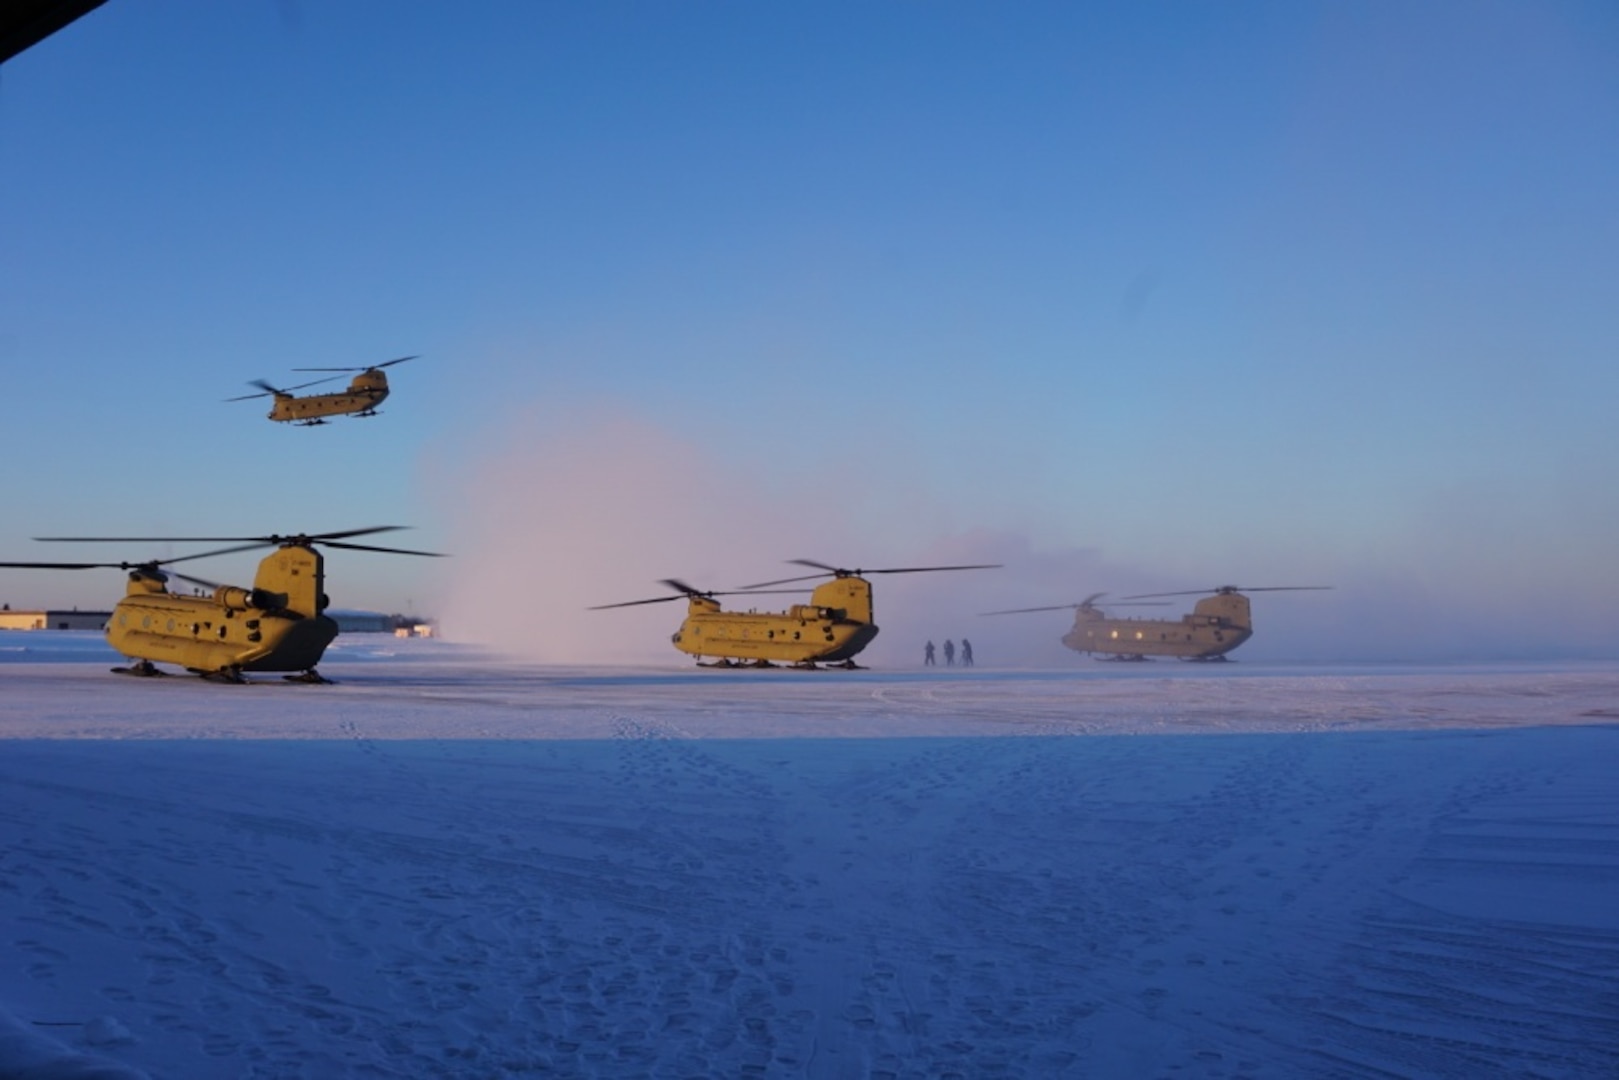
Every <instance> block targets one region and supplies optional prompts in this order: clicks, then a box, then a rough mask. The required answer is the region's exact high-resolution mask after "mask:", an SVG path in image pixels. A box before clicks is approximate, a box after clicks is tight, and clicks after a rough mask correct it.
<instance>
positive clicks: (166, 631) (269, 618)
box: [107, 544, 337, 678]
mask: <svg viewBox="0 0 1619 1080" xmlns="http://www.w3.org/2000/svg"><path fill="white" fill-rule="evenodd" d="M324 583H325V573H324V564H323V560H322V558H321V555H320V553H319V552H318V551H315V550H314V549H313V548H310V547H305V546H302V545H299V544H290V545H287V546H284V547H281V548H279V549H278V550H277V551H275V552H273V553H272V554H270V555H267V556H266V557H265V558H264V559H263V560H262V561H261V562H260V563H259V570H258V574H257V576H256V577H255V579H254V583H253V587H252V588H251V589H244V588H240V587H238V586H234V585H221V586H219V587H218V588H216V589H215V590H214V592H213V594H212V595H208V596H184V595H180V594H177V593H171V592H169V591H168V587H167V579H166V575H164V574H162V573H161V571H159V572H156V573H154V572H152V571H149V570H145V569H137V570H135V571H133V572H132V573H131V574H130V576H129V584H128V587H127V590H126V592H125V595H124V598H123V599H122V600H120V601H119V602H118V604H117V606H115V607H114V608H113V612H112V618H111V619H109V620H108V622H107V641H108V643H109V644H111V645H112V647H113V648H114V649H116V650H118V652H120V653H122V654H123V655H124V656H127V657H130V658H131V659H134V660H140V661H144V662H145V663H146V664H176V665H178V666H180V667H183V668H185V669H187V670H188V671H193V672H196V673H198V674H201V675H209V676H216V677H227V678H236V677H237V676H239V675H240V673H241V672H244V671H282V672H289V671H309V670H311V669H313V668H314V666H315V665H316V664H318V663H319V662H320V658H321V656H322V655H323V654H324V653H325V651H326V647H327V646H328V645H330V644H331V643H332V641H333V640H334V639H335V638H336V637H337V623H336V622H335V621H334V620H332V619H331V618H330V617H328V616H327V615H325V614H323V612H324V610H325V607H326V597H325V594H324V592H323V589H324ZM140 673H143V674H144V673H150V671H149V669H145V668H143V669H141V671H140Z"/></svg>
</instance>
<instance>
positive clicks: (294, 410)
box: [225, 356, 416, 427]
mask: <svg viewBox="0 0 1619 1080" xmlns="http://www.w3.org/2000/svg"><path fill="white" fill-rule="evenodd" d="M414 359H416V357H414V356H401V357H400V358H399V359H397V360H386V361H384V362H383V363H380V364H375V365H373V366H371V367H365V368H357V367H335V368H328V367H320V368H293V369H292V370H294V371H345V372H346V371H356V372H359V374H357V375H355V376H354V378H353V379H351V380H349V387H348V389H347V390H343V391H341V392H339V393H333V394H305V395H304V396H303V397H297V396H296V395H294V394H293V391H294V390H302V389H304V388H305V387H307V386H319V385H320V384H321V383H329V382H336V381H337V380H338V379H339V378H341V377H342V376H340V375H332V376H329V377H327V378H324V379H316V380H314V381H313V382H306V383H299V384H298V385H297V386H288V387H285V388H282V387H276V386H271V385H270V384H269V383H268V382H266V381H265V380H263V379H254V380H253V381H252V382H250V383H249V384H248V385H249V386H256V387H258V388H259V393H257V394H243V395H242V396H241V397H233V398H226V399H225V400H226V401H248V400H251V399H252V398H261V397H274V398H275V403H274V404H273V405H271V406H270V411H269V413H268V414H267V415H268V416H269V418H270V419H271V420H276V421H283V422H284V421H291V422H294V423H296V424H298V425H299V426H301V427H312V426H314V425H315V424H324V423H326V417H328V416H375V415H377V406H378V405H381V404H382V401H383V399H384V398H386V397H387V396H388V376H386V375H384V374H383V373H382V369H383V368H386V367H393V366H394V365H395V364H403V363H404V362H405V361H406V360H414Z"/></svg>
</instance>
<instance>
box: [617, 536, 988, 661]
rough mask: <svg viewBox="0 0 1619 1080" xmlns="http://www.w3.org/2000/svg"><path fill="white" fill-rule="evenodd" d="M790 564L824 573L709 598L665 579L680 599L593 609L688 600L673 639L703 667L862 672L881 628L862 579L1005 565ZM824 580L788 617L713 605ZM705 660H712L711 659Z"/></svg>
mask: <svg viewBox="0 0 1619 1080" xmlns="http://www.w3.org/2000/svg"><path fill="white" fill-rule="evenodd" d="M787 561H788V562H789V563H794V564H796V565H798V566H810V567H814V568H815V569H816V570H817V571H818V572H817V573H814V574H805V575H803V576H802V577H790V578H783V579H781V580H779V581H762V582H760V583H759V584H757V585H748V586H744V587H743V588H741V589H736V590H732V591H729V592H703V591H701V590H698V589H694V588H692V587H691V586H690V585H687V584H686V583H685V582H683V581H679V580H677V579H675V578H665V579H664V580H663V582H662V584H664V585H667V586H668V587H669V588H671V589H673V590H674V591H675V592H676V594H677V595H675V596H657V597H653V598H652V599H650V600H630V601H627V602H625V603H622V604H602V605H600V606H598V607H594V608H591V609H590V610H592V611H605V610H607V609H609V608H621V607H636V606H638V605H641V604H663V603H668V602H670V601H673V600H680V599H682V598H684V599H685V600H686V601H687V607H686V618H685V621H684V622H682V623H681V624H680V629H679V630H676V631H675V632H674V634H673V635H671V636H670V638H669V640H670V642H671V643H673V645H674V647H675V648H677V649H679V650H680V651H681V652H685V653H690V654H692V655H693V656H695V657H697V663H698V664H699V665H700V666H702V667H726V668H734V667H756V668H768V667H775V666H777V665H778V664H788V665H791V666H792V667H796V668H805V669H815V668H817V667H818V665H820V664H832V665H835V666H838V667H842V668H847V669H849V670H859V669H860V665H859V664H856V663H855V662H854V657H855V655H856V654H857V653H859V652H860V650H862V649H864V648H865V647H866V646H867V645H870V644H871V641H872V639H873V638H875V637H876V636H877V624H876V623H875V622H873V621H872V608H871V582H869V581H867V580H866V579H865V577H864V575H866V574H921V573H932V572H934V571H939V570H993V569H995V568H997V567H999V566H1000V564H999V563H983V564H978V565H973V566H902V567H891V568H888V569H883V570H845V569H842V568H839V567H835V566H828V565H827V564H826V563H820V562H816V561H814V560H813V559H789V560H787ZM823 577H830V578H831V579H832V580H831V581H828V582H824V583H823V584H821V585H817V586H816V587H815V588H814V590H812V591H811V592H810V602H809V603H807V604H793V605H791V606H790V607H788V609H787V610H786V611H775V612H770V611H764V612H755V611H748V612H741V611H725V610H723V609H722V608H721V607H720V603H719V601H718V600H716V599H714V598H715V597H716V596H740V595H754V596H760V595H764V592H761V591H759V590H769V591H781V590H771V587H772V586H775V585H790V584H793V583H796V582H800V581H813V580H815V579H816V578H823ZM787 591H796V590H787ZM704 657H714V659H713V660H711V661H705V660H704V659H703V658H704Z"/></svg>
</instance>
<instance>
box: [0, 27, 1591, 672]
mask: <svg viewBox="0 0 1619 1080" xmlns="http://www.w3.org/2000/svg"><path fill="white" fill-rule="evenodd" d="M450 10H451V9H450V8H449V7H448V6H446V5H430V4H419V5H399V4H384V3H360V2H338V3H332V4H319V5H316V4H299V3H294V2H292V0H282V2H279V3H274V2H269V0H265V2H262V3H240V4H234V5H219V4H212V3H204V2H200V0H199V2H181V0H166V2H162V3H158V2H153V0H110V2H109V3H107V4H106V5H105V6H104V7H102V8H101V9H98V10H97V11H95V12H93V13H91V14H90V15H88V16H86V17H85V18H83V19H81V20H79V21H78V22H76V23H74V24H73V25H71V26H69V27H68V28H66V29H65V30H64V31H62V32H61V33H59V34H57V35H55V36H54V37H52V38H50V39H48V40H46V41H45V42H43V43H41V44H40V45H38V46H36V47H34V48H33V49H31V50H29V51H28V52H25V53H23V54H22V55H20V56H18V57H17V58H15V59H13V60H11V61H9V62H8V63H6V64H5V65H4V66H3V67H0V369H3V370H4V372H5V375H6V387H7V389H6V405H7V408H6V410H5V412H6V419H7V429H8V431H7V435H8V438H7V444H8V449H7V464H6V468H5V472H4V478H3V480H0V507H3V508H4V512H3V516H0V555H4V556H5V557H7V558H14V559H24V558H52V557H84V556H85V555H86V554H87V552H85V551H83V550H82V549H72V550H67V549H51V548H46V547H45V546H44V545H38V544H34V543H32V542H31V541H30V540H29V537H32V536H35V535H46V534H60V533H85V534H95V533H112V534H136V533H139V534H145V533H148V532H150V533H153V534H160V535H173V534H180V535H186V534H220V533H232V534H233V533H237V532H242V533H249V534H258V533H262V532H267V531H291V530H320V529H337V528H347V527H354V526H360V525H369V524H382V523H390V524H391V523H398V524H410V525H414V526H416V527H417V530H418V531H417V532H416V533H414V534H411V535H412V542H413V543H417V544H420V545H422V546H427V547H441V548H444V549H446V550H452V551H454V552H455V554H456V559H455V560H453V561H449V562H446V563H436V564H432V565H428V564H426V563H423V562H419V561H416V560H404V559H398V558H391V557H387V556H377V557H375V558H364V557H360V556H356V555H352V554H343V555H338V556H335V557H334V558H333V560H332V563H331V566H330V567H329V569H330V572H331V573H332V575H333V585H334V587H333V589H332V592H333V594H334V597H335V598H336V600H337V602H338V603H340V604H346V605H350V606H373V607H383V608H390V609H391V608H396V607H400V606H403V605H405V604H406V603H407V601H408V602H410V603H411V604H413V605H414V606H416V607H418V608H420V607H426V606H431V607H434V608H439V609H445V610H467V611H468V619H469V621H483V620H486V619H487V617H488V611H487V606H488V605H497V604H503V603H506V602H507V600H508V596H507V595H505V594H507V593H508V592H509V593H510V594H512V595H524V596H529V595H536V594H538V595H544V596H547V597H555V598H558V605H557V606H558V607H559V608H570V605H573V604H574V603H576V601H579V600H585V599H591V598H594V599H597V600H598V602H608V601H611V600H616V599H621V598H630V597H634V596H638V595H642V594H644V593H646V589H647V587H648V586H650V585H651V583H652V582H653V581H655V580H656V579H657V578H660V577H665V576H671V575H672V576H683V577H690V576H707V577H708V578H711V579H712V583H713V584H714V585H715V586H720V587H724V586H731V585H735V584H739V583H741V582H745V581H750V580H758V579H760V578H763V577H770V576H774V567H775V566H776V565H778V564H779V561H780V560H781V559H786V558H795V557H809V558H816V559H822V560H826V561H830V562H834V563H838V564H840V565H842V564H848V563H858V564H860V565H868V566H869V565H872V564H873V563H879V564H886V565H905V564H909V563H913V562H915V561H916V560H917V559H919V558H923V557H932V556H933V555H939V556H940V557H946V556H949V557H958V556H972V557H975V558H976V557H979V556H987V555H995V556H996V557H997V558H999V557H1002V556H1003V555H1004V556H1006V557H1008V558H1013V559H1019V558H1020V559H1021V562H1020V565H1009V567H1008V570H1007V571H1006V572H1005V573H1003V574H1001V575H999V576H998V577H997V578H995V579H994V584H989V583H987V582H986V583H985V584H983V585H982V586H975V587H974V588H975V589H979V588H982V590H983V592H984V594H985V595H982V596H980V595H976V594H974V595H963V594H962V593H960V592H958V591H956V590H955V589H954V588H952V589H942V587H941V585H940V584H939V582H940V579H936V578H935V579H930V583H929V585H928V586H926V587H923V586H919V585H918V586H912V585H911V584H910V583H907V585H906V586H905V588H906V589H913V588H914V589H916V590H920V591H916V592H915V595H914V596H912V595H910V594H909V593H906V592H905V591H904V590H900V589H896V590H894V591H893V592H892V593H890V595H894V596H896V597H903V598H904V599H905V600H906V601H907V602H908V603H911V604H913V605H915V606H914V607H913V608H912V610H914V611H919V612H921V611H925V612H926V616H927V618H928V619H934V620H939V621H940V625H942V624H943V623H942V621H943V620H948V619H955V620H957V621H962V620H965V619H966V618H967V616H969V615H971V614H972V613H973V612H974V611H975V610H984V609H983V608H976V609H975V608H974V607H973V606H972V605H975V604H977V603H979V602H981V601H982V602H988V603H989V604H990V606H993V607H1005V606H1023V605H1032V604H1038V603H1042V602H1048V603H1063V602H1068V601H1072V600H1077V599H1079V598H1081V597H1083V596H1084V595H1087V594H1088V593H1090V592H1094V591H1099V590H1104V589H1106V590H1111V591H1114V592H1128V591H1143V590H1149V589H1170V588H1191V587H1204V586H1213V585H1218V584H1223V583H1240V584H1249V585H1276V584H1314V583H1327V584H1334V585H1336V586H1337V587H1338V588H1337V589H1336V590H1335V592H1334V593H1333V594H1330V599H1324V598H1323V597H1325V596H1327V595H1328V594H1310V595H1311V597H1312V598H1311V599H1309V600H1304V599H1302V598H1301V597H1300V598H1289V599H1286V600H1282V601H1277V602H1276V604H1275V605H1274V607H1273V605H1271V604H1270V603H1269V602H1267V603H1266V611H1267V612H1270V611H1272V610H1274V614H1273V615H1270V616H1269V617H1270V618H1271V619H1272V620H1273V621H1272V622H1271V623H1270V624H1269V625H1270V626H1272V627H1273V631H1272V632H1271V633H1268V634H1267V633H1265V632H1264V629H1263V626H1262V631H1261V634H1260V635H1258V636H1256V638H1255V641H1254V642H1253V643H1252V644H1251V645H1250V646H1248V647H1247V648H1248V649H1249V650H1253V651H1255V653H1256V655H1264V650H1265V649H1266V648H1270V649H1272V650H1274V651H1275V652H1276V653H1277V654H1278V655H1286V654H1289V653H1290V652H1291V653H1296V654H1298V655H1325V654H1334V655H1338V654H1344V655H1348V654H1356V655H1367V656H1372V655H1375V654H1379V653H1390V654H1395V655H1406V654H1411V655H1417V654H1424V655H1453V654H1454V655H1467V654H1474V653H1476V654H1478V655H1520V654H1522V655H1541V654H1543V653H1546V652H1548V651H1550V652H1572V653H1577V654H1582V655H1584V654H1591V653H1596V654H1598V655H1612V654H1613V652H1614V651H1615V650H1616V649H1619V615H1616V614H1615V613H1616V612H1619V573H1615V572H1614V570H1613V568H1612V565H1611V564H1612V557H1613V555H1612V553H1613V551H1614V548H1615V544H1614V541H1615V537H1616V533H1619V498H1616V496H1615V495H1614V493H1613V491H1614V484H1613V481H1612V477H1613V476H1614V475H1616V474H1619V427H1616V425H1615V424H1614V422H1613V410H1614V405H1615V402H1616V400H1619V393H1616V391H1619V374H1616V371H1615V368H1616V363H1615V362H1616V360H1619V320H1616V319H1615V317H1614V311H1615V309H1616V306H1619V305H1616V299H1619V199H1616V197H1615V194H1614V193H1615V192H1616V191H1619V12H1616V10H1615V9H1614V7H1613V6H1612V5H1611V4H1606V3H1590V4H1534V5H1532V4H1492V3H1455V4H1450V3H1418V4H1363V5H1343V4H1308V3H1302V4H1301V3H1285V4H1284V3H1278V4H1226V5H1214V4H1191V3H1185V4H1119V5H1075V4H1037V3H1027V4H1017V5H1006V4H988V3H984V4H948V3H940V4H919V3H891V4H832V3H821V4H813V5H810V4H805V5H786V4H752V3H736V4H727V3H691V4H653V3H634V4H629V3H616V4H615V3H592V4H560V3H515V2H513V3H483V4H466V5H457V6H456V7H455V14H454V15H453V16H452V15H450V14H449V11H450ZM407 353H419V354H421V357H422V358H421V359H420V360H417V361H413V362H412V363H410V364H407V365H402V366H400V367H397V368H394V369H391V371H392V374H393V375H394V379H393V382H394V386H395V395H394V397H393V398H391V399H390V400H389V402H388V403H387V404H386V406H385V407H384V409H385V411H384V415H383V416H381V417H378V418H376V419H374V420H365V421H356V422H351V423H344V424H333V425H329V426H327V427H322V428H313V429H296V428H284V427H281V426H278V425H273V424H270V423H269V422H268V421H266V420H265V419H263V415H262V414H263V411H264V409H263V408H261V406H262V405H263V403H262V402H257V401H254V402H245V403H238V404H228V405H227V404H224V403H222V401H221V399H223V398H226V397H230V396H232V395H234V394H237V393H246V392H248V389H249V388H248V387H247V386H246V385H245V384H246V382H247V380H249V379H253V378H267V379H270V380H271V381H272V382H290V381H293V379H294V378H295V376H293V375H292V373H291V371H290V369H291V368H293V367H297V366H326V365H344V364H356V365H358V364H364V363H371V362H377V361H380V360H384V359H388V358H391V357H394V356H400V355H404V354H407ZM609 433H610V434H609ZM609 439H610V440H612V442H611V445H610V446H609V445H608V442H607V441H608V440H609ZM673 461H681V462H683V463H684V464H683V467H682V470H681V472H680V473H679V476H678V477H677V476H676V475H674V474H673V473H671V471H670V463H671V462H673ZM492 477H500V478H502V479H501V481H500V482H499V483H493V482H491V479H490V478H492ZM688 484H689V485H691V486H685V485H688ZM676 489H678V490H680V491H681V492H682V497H680V498H671V497H670V493H671V492H672V491H675V490H676ZM640 507H645V514H644V515H641V514H640V513H639V511H638V508H640ZM559 508H565V512H561V513H559V512H557V511H558V509H559ZM766 523H769V527H768V528H767V527H766ZM610 530H611V531H612V532H613V533H614V534H615V535H614V536H613V537H611V538H610V540H609V538H608V537H607V535H606V534H607V533H608V532H609V531H610ZM822 545H824V547H823V546H822ZM831 547H836V548H837V549H838V550H825V548H831ZM607 550H611V551H613V552H614V554H613V557H612V558H607V557H606V556H604V555H603V552H604V551H607ZM104 554H105V555H106V556H107V557H109V558H116V557H130V556H145V555H147V554H151V552H146V551H141V552H127V553H126V552H121V551H116V552H115V551H113V550H111V549H108V550H107V551H105V553H104ZM238 559H239V561H232V560H221V562H220V564H219V565H218V566H217V567H214V566H213V564H210V571H204V572H203V573H204V576H209V573H214V574H217V575H218V576H221V577H230V578H232V579H233V580H234V579H238V578H242V577H245V576H247V575H249V574H250V573H251V566H252V560H251V559H250V558H245V557H238ZM581 567H587V568H588V570H581V569H580V568H581ZM1030 567H1037V568H1040V569H1038V570H1036V569H1030ZM4 573H5V575H6V576H5V577H4V578H0V597H3V598H6V599H10V600H11V601H12V602H13V603H14V604H18V605H20V604H30V603H65V602H72V603H80V604H83V605H92V604H97V603H100V602H103V598H105V597H107V596H109V595H112V596H116V595H117V594H118V592H120V591H121V586H120V584H119V582H118V581H117V578H116V575H115V574H111V573H107V574H105V575H103V574H101V573H97V574H85V575H81V576H79V577H72V578H71V579H69V578H67V577H61V576H38V577H35V576H24V575H22V574H21V573H20V572H16V571H8V572H4ZM570 590H573V591H570ZM575 592H577V595H575ZM473 594H476V595H477V596H479V597H481V598H482V600H481V601H480V603H481V604H483V605H485V606H478V605H473V607H472V608H468V606H467V605H468V600H467V598H468V597H469V596H471V595H473ZM990 594H993V595H990ZM929 597H931V599H929ZM996 601H1004V602H996ZM1312 605H1313V606H1312ZM1503 610H1511V611H1513V612H1515V615H1514V618H1513V619H1512V620H1502V619H1501V618H1500V613H1501V612H1502V611H1503ZM570 611H571V608H570ZM1289 613H1291V614H1289ZM670 616H671V612H670V611H669V610H667V609H664V608H653V609H651V612H650V614H648V615H647V616H646V617H647V618H649V619H651V620H653V621H654V622H657V620H662V622H658V623H657V625H658V627H659V630H658V632H657V633H656V634H651V635H650V637H651V639H652V640H653V645H652V646H651V647H654V648H661V649H663V650H664V651H665V652H668V654H669V656H670V657H671V658H673V657H675V654H674V653H673V652H672V651H670V650H667V646H666V645H664V644H663V642H664V641H665V640H666V631H667V629H669V627H664V626H662V623H664V622H668V621H669V618H670ZM640 617H641V616H639V615H637V616H636V618H640ZM569 618H570V620H571V614H570V616H569ZM896 619H898V620H899V621H898V622H897V623H896V624H895V626H896V628H897V629H903V631H904V633H905V634H906V635H909V636H914V634H912V633H911V630H912V627H911V626H909V625H908V624H907V623H906V622H905V621H904V618H903V617H902V616H901V614H900V613H899V612H896ZM1368 621H1370V622H1371V623H1373V624H1375V625H1377V626H1378V627H1379V636H1378V643H1377V644H1375V645H1367V644H1365V642H1364V639H1363V638H1362V637H1361V636H1359V635H1358V634H1357V632H1356V630H1355V627H1357V626H1364V625H1367V623H1368ZM915 625H916V628H920V627H921V626H922V625H923V621H918V622H916V624H915ZM963 625H967V624H966V623H963ZM971 625H973V626H977V625H979V624H971ZM640 626H641V624H639V623H636V622H633V621H629V622H626V623H624V624H621V628H620V629H619V630H615V631H614V632H613V633H614V634H615V635H622V634H623V633H624V632H625V631H624V630H623V629H622V628H623V627H633V628H635V629H634V630H632V631H631V632H632V633H640V632H641V630H640ZM651 626H652V624H651V623H649V624H647V631H648V633H649V634H650V630H651ZM570 627H571V622H569V623H567V624H566V625H559V626H558V627H557V629H556V632H555V634H553V635H552V636H551V638H550V639H548V640H552V639H555V638H556V637H558V636H568V635H569V634H570V633H571V630H570ZM1061 629H1062V626H1061V625H1058V626H1055V627H1045V626H1038V627H1034V626H1031V627H1030V628H1028V630H1027V631H1020V632H1026V633H1028V634H1033V635H1037V636H1041V637H1042V638H1043V639H1044V640H1047V641H1049V640H1051V639H1054V638H1055V637H1056V636H1057V635H1059V634H1060V632H1061ZM918 632H920V631H919V630H918ZM996 632H999V631H996ZM574 636H575V637H577V635H574ZM940 636H943V635H942V634H941V635H940ZM1006 645H1007V649H1008V650H1012V649H1013V648H1014V645H1015V643H1014V642H1012V641H1011V640H1008V642H1007V643H1006ZM1019 647H1020V646H1019ZM591 648H594V646H593V645H592V646H591ZM551 649H553V646H545V647H543V648H540V649H539V651H540V653H541V654H542V655H552V652H551V651H550V650H551ZM564 651H566V650H564ZM586 651H587V654H588V653H589V650H588V649H587V650H586ZM570 655H571V654H570ZM659 655H661V654H659ZM1379 658H1383V657H1381V656H1379Z"/></svg>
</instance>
